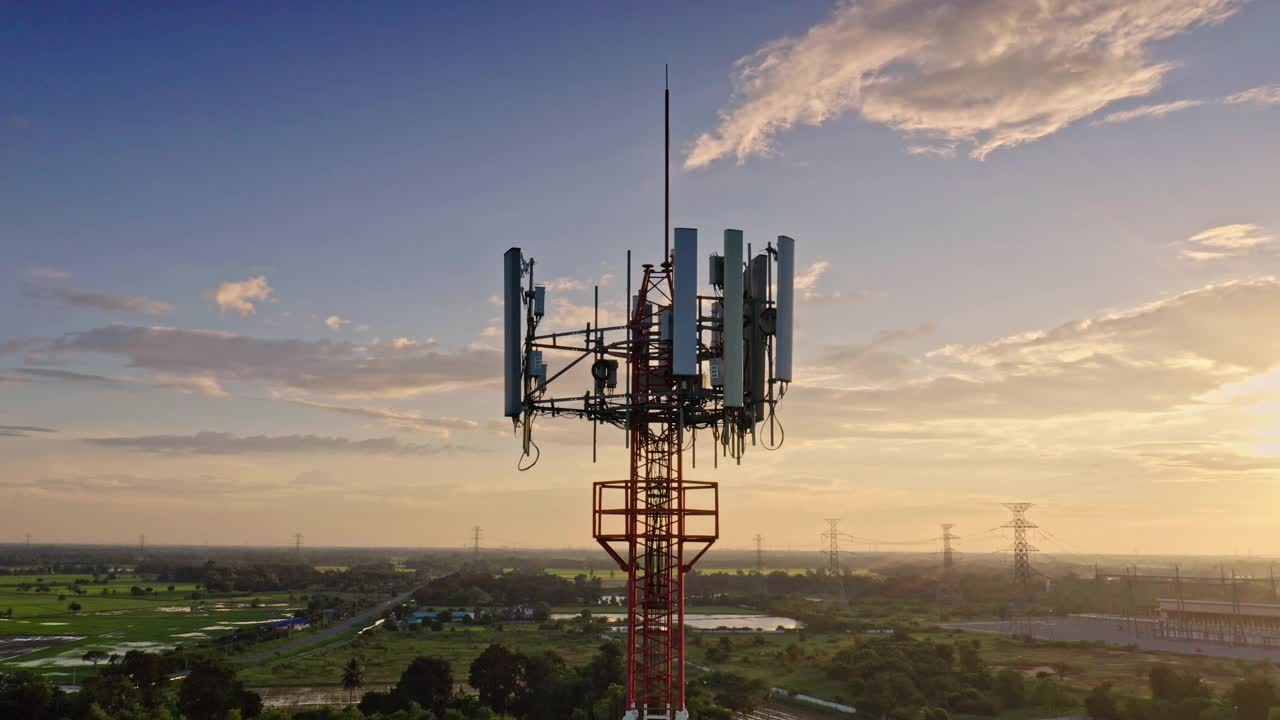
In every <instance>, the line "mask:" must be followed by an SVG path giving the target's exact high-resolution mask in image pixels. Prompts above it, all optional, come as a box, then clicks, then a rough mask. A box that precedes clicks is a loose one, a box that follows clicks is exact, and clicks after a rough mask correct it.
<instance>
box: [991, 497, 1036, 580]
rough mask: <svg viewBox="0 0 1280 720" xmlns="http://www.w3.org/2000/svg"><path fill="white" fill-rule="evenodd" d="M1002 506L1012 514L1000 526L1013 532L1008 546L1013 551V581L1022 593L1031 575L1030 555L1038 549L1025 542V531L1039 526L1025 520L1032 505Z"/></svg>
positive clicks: (1006, 504) (1013, 504) (1015, 504)
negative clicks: (1011, 541)
mask: <svg viewBox="0 0 1280 720" xmlns="http://www.w3.org/2000/svg"><path fill="white" fill-rule="evenodd" d="M1004 506H1005V508H1006V509H1007V510H1008V511H1009V512H1011V513H1013V517H1012V518H1011V519H1010V520H1009V522H1007V523H1005V524H1004V525H1001V526H1000V527H1003V528H1010V529H1012V530H1013V545H1011V546H1009V549H1010V550H1012V551H1013V581H1014V582H1015V583H1018V584H1019V585H1021V586H1022V588H1023V590H1024V591H1025V590H1029V589H1030V587H1031V575H1032V570H1031V553H1033V552H1039V551H1040V549H1039V548H1037V547H1035V546H1033V545H1032V544H1031V543H1030V542H1028V541H1027V530H1031V529H1034V528H1037V527H1040V526H1039V525H1036V524H1035V523H1033V522H1031V521H1030V520H1028V519H1027V510H1029V509H1030V508H1031V507H1032V503H1005V504H1004Z"/></svg>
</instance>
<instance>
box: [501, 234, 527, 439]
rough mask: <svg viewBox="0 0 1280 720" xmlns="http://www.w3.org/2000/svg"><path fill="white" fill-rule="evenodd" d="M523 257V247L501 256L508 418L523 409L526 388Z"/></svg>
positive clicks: (503, 360) (504, 404)
mask: <svg viewBox="0 0 1280 720" xmlns="http://www.w3.org/2000/svg"><path fill="white" fill-rule="evenodd" d="M522 264H523V257H522V255H521V252H520V248H514V247H513V248H511V249H510V250H508V251H507V252H506V253H505V254H504V255H503V256H502V326H503V343H502V375H503V383H504V388H505V390H506V393H505V401H504V403H503V410H504V414H505V415H506V416H507V417H517V416H519V415H520V411H521V410H522V409H523V406H524V387H523V383H522V378H521V377H520V360H521V351H520V343H521V340H523V338H522V337H521V335H522V334H523V332H522V331H523V329H524V328H523V326H522V324H521V322H520V310H521V308H520V299H521V292H520V271H521V265H522Z"/></svg>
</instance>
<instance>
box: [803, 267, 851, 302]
mask: <svg viewBox="0 0 1280 720" xmlns="http://www.w3.org/2000/svg"><path fill="white" fill-rule="evenodd" d="M830 268H831V263H830V262H828V261H826V260H818V261H817V262H815V263H813V264H812V265H810V266H809V267H808V269H806V270H805V271H804V272H802V273H799V274H798V275H796V277H795V288H796V290H798V291H800V300H801V302H808V303H815V304H817V303H836V302H846V301H848V302H855V301H858V300H862V299H864V298H865V293H862V292H856V293H854V294H853V295H845V294H844V293H843V292H842V291H840V290H828V291H822V290H819V289H818V281H819V280H821V279H822V276H823V275H825V274H826V272H827V270H829V269H830Z"/></svg>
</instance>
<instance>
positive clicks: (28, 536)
mask: <svg viewBox="0 0 1280 720" xmlns="http://www.w3.org/2000/svg"><path fill="white" fill-rule="evenodd" d="M27 552H28V553H30V552H31V533H27ZM1274 577H1275V575H1274V573H1273V574H1272V578H1274ZM1272 584H1273V585H1274V584H1275V583H1272Z"/></svg>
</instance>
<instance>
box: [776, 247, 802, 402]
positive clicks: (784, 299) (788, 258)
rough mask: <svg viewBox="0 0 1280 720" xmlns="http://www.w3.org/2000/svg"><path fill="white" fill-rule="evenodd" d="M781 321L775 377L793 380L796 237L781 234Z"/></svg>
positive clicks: (778, 325)
mask: <svg viewBox="0 0 1280 720" xmlns="http://www.w3.org/2000/svg"><path fill="white" fill-rule="evenodd" d="M777 301H778V305H777V307H778V324H777V329H776V330H775V331H774V338H775V343H776V347H775V348H774V361H773V362H774V367H773V377H774V378H775V379H777V380H782V381H783V382H791V348H792V344H791V341H792V338H793V337H794V334H793V327H794V324H795V307H796V302H795V301H796V241H795V240H792V239H791V238H789V237H787V236H786V235H779V236H778V297H777Z"/></svg>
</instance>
